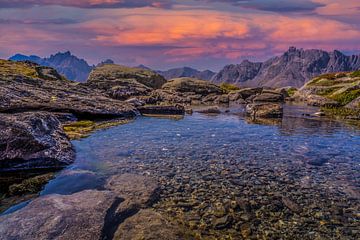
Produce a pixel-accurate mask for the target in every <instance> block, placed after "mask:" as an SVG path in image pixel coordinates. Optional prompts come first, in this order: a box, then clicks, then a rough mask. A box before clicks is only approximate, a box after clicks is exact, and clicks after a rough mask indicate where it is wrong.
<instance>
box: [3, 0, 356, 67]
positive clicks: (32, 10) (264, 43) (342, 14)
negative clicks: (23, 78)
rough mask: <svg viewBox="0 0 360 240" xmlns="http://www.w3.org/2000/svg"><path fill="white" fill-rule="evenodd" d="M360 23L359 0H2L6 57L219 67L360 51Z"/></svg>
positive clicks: (4, 52) (92, 62) (130, 64)
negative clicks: (291, 52)
mask: <svg viewBox="0 0 360 240" xmlns="http://www.w3.org/2000/svg"><path fill="white" fill-rule="evenodd" d="M359 23H360V1H359V0H223V1H220V0H183V1H180V0H76V1H75V0H57V1H56V0H0V58H8V57H10V56H11V55H13V54H15V53H23V54H26V55H30V54H34V55H39V56H42V57H45V56H49V55H50V54H54V53H56V52H59V51H62V52H63V51H68V50H69V51H71V52H72V53H73V54H74V55H76V56H78V57H80V58H84V59H85V60H87V61H88V62H89V63H90V64H96V63H98V62H101V61H102V60H105V59H108V58H110V59H113V60H114V61H115V62H116V63H119V64H124V65H128V66H136V65H139V64H144V65H146V66H149V67H151V68H154V69H167V68H172V67H181V66H191V67H195V68H198V69H211V70H215V71H216V70H219V69H220V68H222V67H223V66H224V65H225V64H229V63H239V62H241V61H242V60H244V59H249V60H251V61H263V60H265V59H267V58H269V57H272V56H274V55H279V54H281V53H283V52H284V51H286V50H287V49H288V48H289V46H296V47H298V48H305V49H313V48H317V49H324V50H328V51H332V50H334V49H337V50H340V51H344V52H346V53H359V52H360V24H359Z"/></svg>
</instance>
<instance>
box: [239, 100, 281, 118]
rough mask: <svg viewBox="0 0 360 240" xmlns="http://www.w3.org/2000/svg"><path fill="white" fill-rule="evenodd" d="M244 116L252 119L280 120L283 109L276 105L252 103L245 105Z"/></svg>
mask: <svg viewBox="0 0 360 240" xmlns="http://www.w3.org/2000/svg"><path fill="white" fill-rule="evenodd" d="M246 114H247V115H248V116H249V117H251V118H252V119H256V118H281V117H282V115H283V108H282V106H281V104H278V103H252V104H248V105H246Z"/></svg>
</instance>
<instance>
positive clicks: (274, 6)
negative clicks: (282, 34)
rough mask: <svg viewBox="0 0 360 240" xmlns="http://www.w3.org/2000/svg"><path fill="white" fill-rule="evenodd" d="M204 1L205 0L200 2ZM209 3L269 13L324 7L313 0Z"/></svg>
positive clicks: (227, 0)
mask: <svg viewBox="0 0 360 240" xmlns="http://www.w3.org/2000/svg"><path fill="white" fill-rule="evenodd" d="M199 1H203V0H199ZM205 1H207V2H221V3H224V2H227V3H230V4H232V5H235V6H240V7H244V8H250V9H255V10H261V11H268V12H280V13H281V12H305V11H313V10H315V9H316V8H318V7H322V6H324V5H323V4H320V3H315V2H312V1H311V0H225V1H221V0H205Z"/></svg>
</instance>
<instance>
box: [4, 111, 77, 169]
mask: <svg viewBox="0 0 360 240" xmlns="http://www.w3.org/2000/svg"><path fill="white" fill-rule="evenodd" d="M0 132H1V135H0V172H6V171H13V170H24V169H25V170H26V169H44V168H61V167H63V166H65V165H67V164H70V163H72V162H73V161H74V159H75V152H74V150H73V148H72V145H71V143H70V141H69V139H68V138H67V136H66V135H65V134H64V132H63V130H62V127H61V124H60V122H59V120H57V118H56V117H54V116H53V115H51V114H48V113H42V112H36V113H35V112H32V113H21V114H11V115H10V114H0Z"/></svg>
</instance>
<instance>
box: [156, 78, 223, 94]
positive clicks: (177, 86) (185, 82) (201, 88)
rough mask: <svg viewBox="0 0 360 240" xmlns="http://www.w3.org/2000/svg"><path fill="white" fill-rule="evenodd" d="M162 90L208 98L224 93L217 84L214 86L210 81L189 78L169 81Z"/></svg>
mask: <svg viewBox="0 0 360 240" xmlns="http://www.w3.org/2000/svg"><path fill="white" fill-rule="evenodd" d="M162 89H164V90H169V91H173V92H181V93H192V94H200V95H202V96H206V95H209V94H212V93H214V94H219V95H220V94H222V93H223V90H222V89H221V88H220V87H219V86H217V85H215V84H212V83H210V82H208V81H204V80H199V79H196V78H187V77H184V78H175V79H172V80H169V81H168V82H167V83H165V84H164V85H163V87H162Z"/></svg>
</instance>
